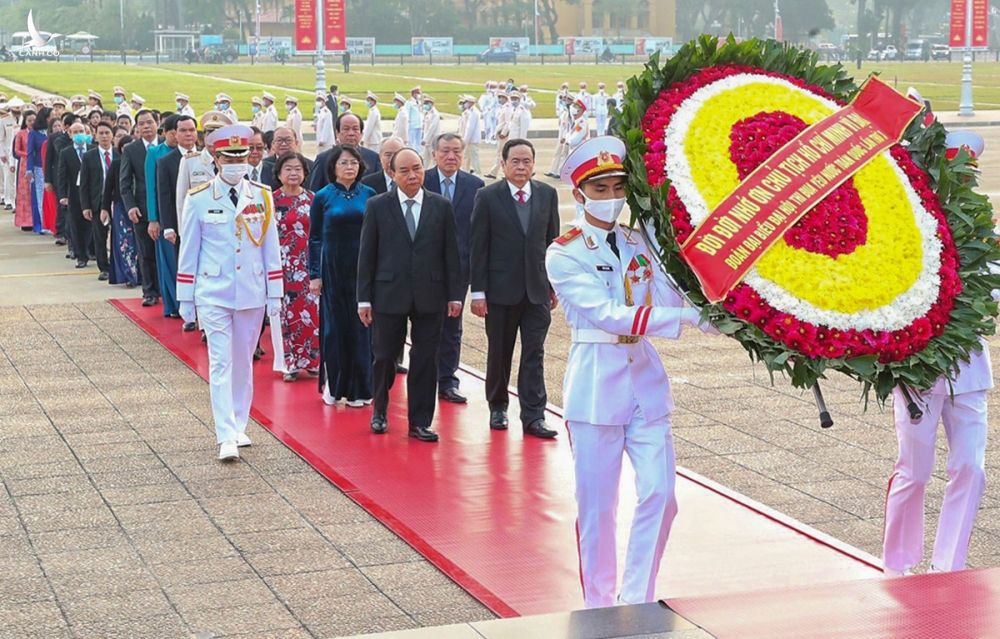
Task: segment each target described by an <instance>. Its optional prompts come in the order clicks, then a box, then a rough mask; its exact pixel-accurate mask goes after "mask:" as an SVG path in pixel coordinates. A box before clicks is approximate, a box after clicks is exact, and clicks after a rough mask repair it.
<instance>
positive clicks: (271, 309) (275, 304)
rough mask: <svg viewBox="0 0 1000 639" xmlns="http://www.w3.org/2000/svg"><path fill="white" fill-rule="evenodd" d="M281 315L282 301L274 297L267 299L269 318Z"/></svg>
mask: <svg viewBox="0 0 1000 639" xmlns="http://www.w3.org/2000/svg"><path fill="white" fill-rule="evenodd" d="M280 314H281V300H279V299H277V298H273V297H269V298H267V315H268V317H277V316H278V315H280Z"/></svg>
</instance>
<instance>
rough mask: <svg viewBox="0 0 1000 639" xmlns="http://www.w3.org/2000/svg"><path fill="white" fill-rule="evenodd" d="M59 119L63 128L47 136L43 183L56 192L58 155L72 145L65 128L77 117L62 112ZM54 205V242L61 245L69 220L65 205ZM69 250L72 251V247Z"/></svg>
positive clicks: (65, 237)
mask: <svg viewBox="0 0 1000 639" xmlns="http://www.w3.org/2000/svg"><path fill="white" fill-rule="evenodd" d="M61 119H62V123H63V130H62V131H60V132H59V133H54V134H52V135H51V136H50V137H49V150H48V152H47V153H46V154H45V167H44V168H45V177H46V178H48V180H49V181H48V182H46V183H45V190H46V191H51V192H53V193H55V192H56V180H57V179H58V176H59V155H60V154H61V153H62V152H63V150H64V149H65V148H66V147H68V146H72V145H73V140H71V139H70V137H69V133H66V130H67V129H68V128H69V127H70V125H71V124H73V122H75V121H76V120H77V119H78V118H77V116H76V115H74V114H72V113H64V114H63V116H62V118H61ZM57 199H58V198H57ZM56 207H57V208H56V244H58V245H60V246H63V245H65V244H66V243H67V241H68V238H69V233H70V226H69V220H68V219H67V215H66V207H65V206H63V205H61V204H57V205H56ZM70 251H71V252H72V248H71V249H70ZM67 257H68V255H67Z"/></svg>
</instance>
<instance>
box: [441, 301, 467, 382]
mask: <svg viewBox="0 0 1000 639" xmlns="http://www.w3.org/2000/svg"><path fill="white" fill-rule="evenodd" d="M463 308H464V307H463ZM461 358H462V316H461V315H459V316H458V317H445V318H444V327H443V329H442V331H441V348H440V349H439V350H438V392H441V391H444V390H449V389H452V390H458V376H457V375H456V374H455V372H456V371H457V370H458V364H459V361H460V360H461Z"/></svg>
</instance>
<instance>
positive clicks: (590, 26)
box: [556, 0, 677, 38]
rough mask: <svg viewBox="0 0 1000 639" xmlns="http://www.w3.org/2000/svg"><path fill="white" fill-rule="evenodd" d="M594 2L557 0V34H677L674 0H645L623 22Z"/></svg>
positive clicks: (660, 35)
mask: <svg viewBox="0 0 1000 639" xmlns="http://www.w3.org/2000/svg"><path fill="white" fill-rule="evenodd" d="M594 5H595V3H594V0H577V1H576V3H575V4H570V3H569V2H566V0H557V2H556V14H557V15H558V16H559V17H558V21H557V27H556V28H557V29H558V31H559V35H560V36H562V37H569V36H605V37H618V36H619V35H621V36H625V37H627V36H655V37H672V38H676V37H677V35H676V27H677V1H676V0H646V6H645V8H644V9H643V10H642V11H640V12H639V14H638V15H633V16H630V17H628V18H626V19H625V20H624V24H617V22H618V20H617V16H613V15H609V14H607V13H604V12H603V11H602V10H601V9H600V7H599V6H598V7H595V6H594Z"/></svg>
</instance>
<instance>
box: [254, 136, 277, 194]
mask: <svg viewBox="0 0 1000 639" xmlns="http://www.w3.org/2000/svg"><path fill="white" fill-rule="evenodd" d="M250 130H251V131H253V135H252V136H250V155H248V156H247V179H248V180H250V181H251V182H256V183H258V184H266V185H268V186H270V185H271V183H272V182H274V164H271V165H267V164H264V152H265V151H266V150H267V147H266V146H265V145H264V134H263V133H262V132H261V130H260V129H258V128H257V127H254V126H252V127H250ZM275 183H276V182H275ZM273 188H274V187H272V189H273Z"/></svg>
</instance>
